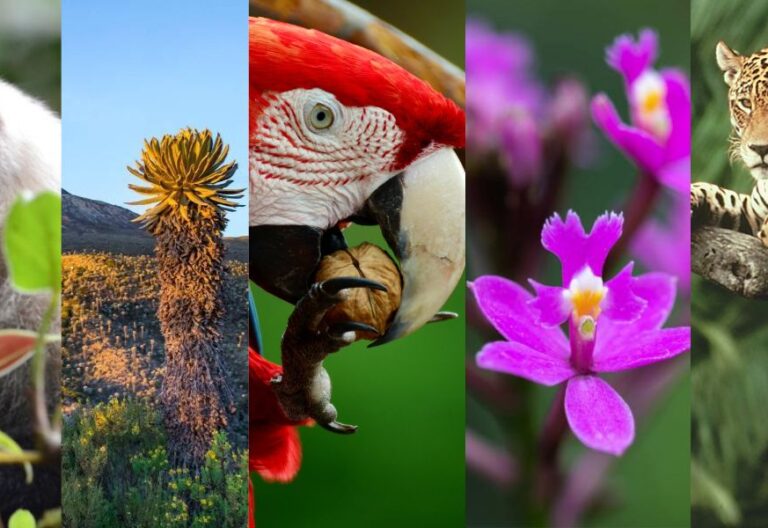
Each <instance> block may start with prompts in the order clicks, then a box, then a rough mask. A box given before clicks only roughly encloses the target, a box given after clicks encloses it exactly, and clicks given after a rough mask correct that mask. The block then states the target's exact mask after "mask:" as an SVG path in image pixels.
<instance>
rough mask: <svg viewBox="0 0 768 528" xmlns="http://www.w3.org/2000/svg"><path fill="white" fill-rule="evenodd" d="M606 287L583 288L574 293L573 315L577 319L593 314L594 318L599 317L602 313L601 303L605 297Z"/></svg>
mask: <svg viewBox="0 0 768 528" xmlns="http://www.w3.org/2000/svg"><path fill="white" fill-rule="evenodd" d="M604 290H605V288H602V289H600V290H597V291H595V290H581V291H577V292H575V293H574V295H572V296H571V304H572V305H573V315H574V317H576V318H577V319H580V318H581V317H583V316H585V315H589V316H591V317H592V318H593V319H597V316H598V315H600V303H601V302H602V300H603V297H605V291H604Z"/></svg>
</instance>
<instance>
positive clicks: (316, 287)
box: [289, 277, 387, 352]
mask: <svg viewBox="0 0 768 528" xmlns="http://www.w3.org/2000/svg"><path fill="white" fill-rule="evenodd" d="M350 288H369V289H371V290H379V291H387V288H386V286H384V285H383V284H381V283H380V282H378V281H374V280H370V279H363V278H360V277H337V278H333V279H328V280H326V281H323V282H317V283H315V284H313V285H312V287H311V288H310V290H309V292H308V293H307V295H306V296H304V298H303V299H302V300H301V301H299V303H298V304H297V305H296V311H295V312H294V314H295V313H296V312H300V311H301V312H305V314H304V318H305V321H306V322H307V323H308V326H309V329H310V330H312V331H314V332H319V331H320V322H321V321H322V319H323V317H325V314H326V313H328V311H329V310H330V309H331V308H333V307H334V306H335V305H336V304H337V303H339V302H341V301H343V300H344V298H345V293H344V290H348V289H350ZM291 319H293V316H292V317H291ZM290 324H291V321H289V326H290ZM356 332H369V333H372V334H375V335H380V333H379V331H378V330H377V329H376V328H374V327H373V326H371V325H369V324H367V323H363V322H360V321H342V322H338V323H335V324H332V325H330V326H328V328H327V329H326V330H325V333H326V335H327V337H328V338H330V340H331V341H332V342H333V341H335V343H329V344H331V345H333V344H335V345H336V347H335V348H334V347H333V346H331V347H329V352H336V351H337V350H339V349H340V348H341V347H342V346H344V345H348V344H349V343H351V342H353V341H354V340H355V333H356Z"/></svg>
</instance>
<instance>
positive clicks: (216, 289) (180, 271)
mask: <svg viewBox="0 0 768 528" xmlns="http://www.w3.org/2000/svg"><path fill="white" fill-rule="evenodd" d="M191 218H192V219H193V220H192V222H188V221H184V220H182V219H180V218H179V217H176V216H175V215H172V216H170V217H168V218H164V219H162V220H160V222H161V223H162V224H163V225H162V226H161V227H160V229H158V230H157V231H156V232H157V235H156V237H157V240H156V246H155V254H156V256H157V260H158V273H159V279H160V305H159V308H158V319H159V320H160V328H161V330H162V333H163V337H164V339H165V357H166V362H165V363H166V370H165V378H164V380H163V387H162V391H161V401H162V404H163V408H164V411H165V424H166V430H167V432H168V440H169V454H170V457H171V460H173V461H174V462H176V463H178V464H182V465H185V466H193V467H195V466H198V465H199V464H200V462H201V461H202V460H203V457H204V456H205V453H206V452H207V451H208V449H209V448H210V445H211V441H212V440H213V435H214V434H215V433H216V432H217V431H219V430H221V429H223V428H224V427H226V426H227V423H228V420H227V412H232V408H233V396H232V389H231V387H230V385H229V381H228V378H227V376H226V374H225V372H224V369H223V366H222V363H221V354H220V352H221V320H222V317H223V315H224V306H223V303H222V300H221V289H222V280H223V273H224V263H223V252H224V246H223V243H222V238H221V231H222V229H223V227H224V223H225V220H224V219H223V216H222V215H221V214H220V213H215V214H214V215H212V216H211V217H210V218H203V217H201V216H199V215H195V216H192V217H191Z"/></svg>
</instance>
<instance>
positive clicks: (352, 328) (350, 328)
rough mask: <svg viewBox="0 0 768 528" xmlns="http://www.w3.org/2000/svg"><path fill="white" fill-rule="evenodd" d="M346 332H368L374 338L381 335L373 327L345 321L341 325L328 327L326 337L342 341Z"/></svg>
mask: <svg viewBox="0 0 768 528" xmlns="http://www.w3.org/2000/svg"><path fill="white" fill-rule="evenodd" d="M347 332H369V333H371V334H374V335H376V336H380V335H381V332H379V331H378V330H377V329H376V328H374V327H373V326H371V325H369V324H366V323H361V322H358V321H345V322H343V323H336V324H334V325H331V326H330V327H328V335H330V336H331V337H333V338H336V339H342V340H343V339H344V334H346V333H347Z"/></svg>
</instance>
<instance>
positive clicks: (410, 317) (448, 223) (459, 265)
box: [365, 148, 465, 346]
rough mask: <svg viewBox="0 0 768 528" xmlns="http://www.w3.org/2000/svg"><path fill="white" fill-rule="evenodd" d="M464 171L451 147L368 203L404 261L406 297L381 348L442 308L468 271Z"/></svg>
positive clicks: (406, 173) (387, 185)
mask: <svg viewBox="0 0 768 528" xmlns="http://www.w3.org/2000/svg"><path fill="white" fill-rule="evenodd" d="M464 188H465V178H464V168H463V167H462V165H461V162H460V161H459V158H458V156H457V155H456V153H455V152H454V151H453V149H451V148H441V149H440V150H437V151H436V152H433V153H432V154H430V155H429V156H427V157H425V158H423V159H421V160H418V161H417V162H415V163H413V164H412V165H411V166H409V167H408V168H407V169H406V170H405V171H403V172H402V173H401V174H399V175H398V176H396V177H394V178H392V179H390V180H388V181H387V182H386V183H384V184H383V185H382V186H380V187H379V188H378V189H377V190H376V191H375V192H374V193H373V194H372V195H371V197H370V198H369V199H368V201H367V202H366V208H365V211H366V216H368V217H370V218H372V219H373V220H374V221H375V222H376V223H377V224H379V226H380V227H381V231H382V233H383V235H384V238H385V239H386V240H387V243H388V244H389V246H390V247H391V248H392V250H393V251H394V253H395V255H396V256H397V257H398V259H399V261H400V270H401V272H402V275H403V296H402V299H401V302H400V307H399V309H398V311H397V313H396V315H395V318H394V320H393V322H392V324H391V325H390V327H389V329H388V330H387V332H386V333H385V334H384V335H383V336H381V337H380V338H379V339H377V340H376V341H374V342H373V343H372V344H371V346H377V345H381V344H384V343H388V342H389V341H393V340H395V339H398V338H400V337H404V336H406V335H408V334H411V333H413V332H414V331H415V330H417V329H418V328H420V327H421V326H423V325H424V324H426V323H428V322H429V321H430V320H432V318H433V317H435V314H437V312H438V311H439V310H440V308H442V306H443V304H445V302H446V301H447V300H448V297H449V296H450V295H451V293H452V292H453V290H454V288H455V287H456V283H457V282H458V280H459V278H460V277H461V274H462V272H463V271H464V261H465V253H464V246H465V244H464V241H465V197H464Z"/></svg>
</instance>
